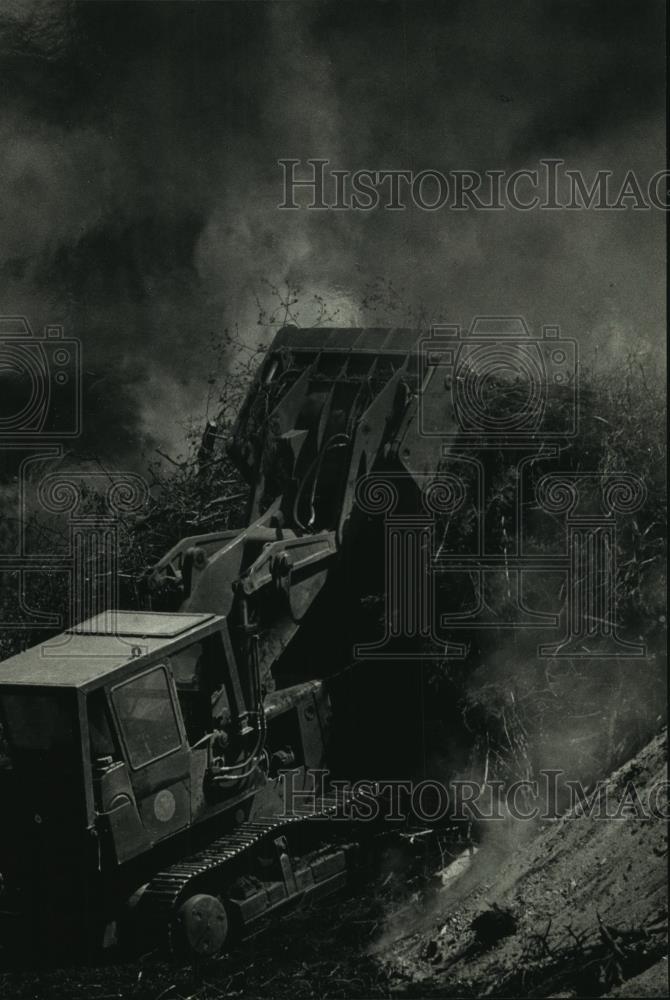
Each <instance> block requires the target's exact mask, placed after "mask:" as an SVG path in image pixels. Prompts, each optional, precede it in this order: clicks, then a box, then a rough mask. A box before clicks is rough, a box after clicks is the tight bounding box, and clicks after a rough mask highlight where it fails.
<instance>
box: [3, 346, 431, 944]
mask: <svg viewBox="0 0 670 1000" xmlns="http://www.w3.org/2000/svg"><path fill="white" fill-rule="evenodd" d="M420 337H421V335H420V332H419V331H417V330H411V329H371V328H368V329H349V328H347V329H343V328H315V329H298V328H295V327H285V328H283V329H281V330H280V331H279V332H278V333H277V334H276V335H275V337H274V340H273V342H272V344H271V346H270V348H269V349H268V351H267V352H266V354H265V356H264V359H263V362H262V364H261V365H260V367H259V370H258V372H257V374H256V376H255V380H254V382H253V385H252V386H251V388H250V390H249V392H248V394H247V397H246V400H245V402H244V405H243V406H242V408H241V410H240V412H239V415H238V418H237V421H236V423H235V426H234V428H233V431H232V436H231V438H230V441H229V445H228V447H229V454H230V456H231V457H232V459H233V461H234V462H235V463H236V465H237V467H238V468H239V469H240V470H241V472H242V474H243V475H244V477H245V479H246V481H247V482H248V484H249V490H250V495H249V504H248V512H247V526H246V527H245V528H243V529H242V530H223V531H214V532H210V533H207V534H199V535H194V536H192V537H188V538H185V539H183V540H182V541H180V542H179V543H178V544H177V545H176V546H175V547H174V548H172V549H171V550H170V551H169V552H168V553H167V554H166V555H165V556H164V557H163V558H162V559H161V560H160V562H159V563H158V564H157V565H155V566H154V567H153V568H152V571H151V574H150V577H149V581H148V582H149V589H150V592H151V593H152V594H153V595H154V598H155V600H154V603H153V605H152V606H151V609H149V610H147V609H145V610H114V609H112V610H106V611H105V612H104V613H100V614H98V615H94V616H93V617H91V618H89V619H88V620H86V621H83V622H79V623H77V624H75V625H73V626H72V627H70V628H68V629H66V630H65V631H64V632H62V633H61V634H60V635H57V636H54V637H53V638H51V639H49V640H47V641H46V642H43V643H41V644H40V645H38V646H35V647H33V648H31V649H28V650H26V651H25V652H22V653H20V654H18V655H16V656H13V657H11V658H10V659H8V660H6V661H5V662H3V663H2V665H1V666H0V726H1V733H2V744H1V746H0V785H1V786H2V790H1V792H0V794H1V801H2V803H3V820H2V824H1V825H0V872H1V876H0V919H2V926H3V934H10V933H12V932H13V933H15V934H17V935H18V940H23V941H34V940H36V939H37V938H38V937H40V938H41V936H42V935H44V936H46V938H47V939H48V940H50V941H52V942H54V941H58V942H61V943H62V942H69V941H71V940H81V939H82V935H83V940H85V941H86V943H87V946H88V947H89V948H92V947H95V948H97V947H98V946H99V945H100V944H113V943H116V942H118V941H131V942H133V943H138V942H139V943H141V945H142V946H145V945H146V946H148V945H149V944H154V943H156V942H161V941H164V940H167V941H169V943H170V944H171V945H172V946H173V947H175V948H180V949H183V950H185V952H186V953H189V954H191V955H196V956H200V957H212V956H214V955H216V954H217V953H220V952H221V950H222V949H224V948H226V947H227V946H228V944H229V942H230V941H231V940H233V938H234V937H235V936H245V935H248V934H250V933H253V932H254V931H255V929H256V928H257V927H258V926H259V925H260V924H261V923H262V922H263V921H264V920H266V919H267V918H268V917H269V916H270V915H272V914H274V913H275V912H278V911H280V910H281V909H282V908H287V907H290V906H291V905H293V904H295V903H296V901H298V900H302V899H305V898H307V897H310V896H314V897H318V896H320V895H323V894H326V893H329V892H332V891H334V890H336V889H338V888H340V887H341V886H342V885H343V884H344V883H345V882H346V879H347V873H348V871H349V870H350V867H351V864H352V863H353V859H354V857H355V855H356V850H357V844H356V842H355V838H353V839H352V836H351V830H350V827H349V826H347V824H346V823H344V824H343V823H338V809H339V808H340V804H339V803H338V802H337V801H336V800H335V799H333V798H330V797H329V796H328V795H327V794H323V795H322V796H320V797H317V798H315V797H314V796H312V797H311V798H310V796H309V795H305V796H304V802H305V803H307V805H306V806H305V807H304V808H303V807H302V806H295V804H294V803H288V802H287V798H286V794H285V790H286V780H285V779H286V775H287V774H290V775H291V788H292V789H293V791H294V792H295V790H296V789H297V790H298V791H299V790H301V789H305V790H308V788H309V787H310V780H311V776H312V774H313V773H314V772H315V771H317V772H321V771H324V770H325V769H328V768H329V767H330V763H331V762H330V758H329V754H330V751H331V747H332V736H333V731H334V729H336V728H337V719H335V720H333V711H332V705H331V699H330V695H329V687H328V679H327V678H323V677H321V676H320V671H319V667H318V660H319V651H318V649H316V650H314V649H313V650H312V651H311V653H310V655H309V656H305V653H304V644H303V648H302V650H301V652H300V654H299V656H298V657H297V659H298V660H299V661H300V662H299V663H296V662H295V661H296V656H293V662H291V655H292V650H294V649H295V648H298V647H300V644H299V643H297V642H296V639H297V637H298V636H299V635H300V634H301V632H303V631H304V629H305V628H306V627H308V626H309V624H310V621H311V620H312V619H313V617H314V616H315V615H316V614H317V611H316V609H317V608H318V606H319V602H320V601H321V602H323V595H324V594H325V593H328V592H329V588H330V598H329V601H330V606H331V608H332V607H333V601H335V602H337V595H338V588H340V587H341V586H342V581H343V580H344V579H346V576H345V575H343V574H342V567H343V566H346V567H347V569H348V572H349V573H351V572H354V573H355V572H356V570H357V553H358V552H359V551H360V549H359V543H360V537H361V532H362V531H363V530H364V527H365V523H366V521H365V516H364V515H363V514H361V512H360V510H359V509H358V507H357V502H356V496H357V490H358V489H359V488H360V484H361V482H362V481H363V480H364V479H365V478H366V477H369V476H370V475H373V474H376V473H377V472H379V470H386V471H388V472H390V473H391V474H392V475H394V476H396V477H397V480H398V481H399V482H400V483H401V484H402V489H403V490H405V491H406V497H405V502H406V503H407V504H408V505H409V506H408V509H410V510H411V509H412V505H413V504H416V503H417V502H418V501H417V498H416V491H417V490H419V489H420V486H421V482H422V477H423V476H425V475H426V474H427V473H428V472H430V471H431V469H432V468H433V467H434V466H435V464H436V454H435V441H436V438H435V437H434V436H433V437H431V436H430V434H426V433H425V421H426V419H427V420H428V422H429V423H430V420H431V419H432V418H431V412H432V411H431V407H434V406H439V412H440V418H439V419H440V420H444V419H445V417H444V382H443V381H440V380H439V378H438V379H435V378H433V377H432V376H433V375H434V374H435V370H433V369H431V371H430V372H429V373H428V376H429V377H427V376H426V371H425V370H424V369H425V366H424V365H423V363H422V361H421V357H422V355H421V354H420V352H419V350H418V344H419V341H420ZM420 393H421V395H422V407H423V409H422V419H423V424H422V426H420V421H419V410H418V400H419V395H420ZM436 412H437V411H436ZM435 419H437V417H435ZM437 458H439V456H437ZM334 607H335V612H334V613H335V614H337V603H335V605H334ZM157 609H162V610H157ZM324 641H325V642H327V641H328V640H327V638H324ZM287 663H288V664H289V668H288V669H287V668H286V664H287ZM296 677H298V678H299V679H298V680H297V681H296ZM301 801H302V800H301ZM17 929H18V930H17Z"/></svg>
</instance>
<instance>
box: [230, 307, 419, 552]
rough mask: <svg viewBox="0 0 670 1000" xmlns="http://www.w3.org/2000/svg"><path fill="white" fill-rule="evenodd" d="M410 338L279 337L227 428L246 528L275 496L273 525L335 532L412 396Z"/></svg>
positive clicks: (365, 334) (371, 332)
mask: <svg viewBox="0 0 670 1000" xmlns="http://www.w3.org/2000/svg"><path fill="white" fill-rule="evenodd" d="M420 336H421V334H420V332H419V331H418V330H411V329H403V328H394V329H383V328H367V329H358V328H355V329H352V328H341V327H323V328H322V327H319V328H312V329H298V328H296V327H284V328H283V329H281V330H280V331H279V332H278V333H277V335H276V337H275V339H274V341H273V343H272V345H271V347H270V349H269V351H268V353H267V356H266V358H265V359H264V362H263V364H262V366H261V369H260V371H259V373H258V375H257V377H256V380H255V384H254V386H253V387H252V389H251V391H250V392H249V394H248V396H247V399H246V402H245V404H244V406H243V408H242V410H241V412H240V415H239V417H238V420H237V422H236V424H235V427H234V429H233V434H232V441H231V444H230V454H231V457H232V458H233V460H234V461H235V463H236V464H237V465H238V467H239V468H240V470H241V471H242V473H243V475H244V476H245V478H246V479H247V481H248V482H249V483H250V485H251V487H252V496H251V509H250V511H249V520H253V519H254V518H256V517H258V516H259V515H260V514H262V513H263V511H264V510H266V509H267V508H268V507H269V505H270V504H271V503H272V502H273V501H274V500H275V499H276V498H277V497H279V496H281V497H282V503H281V515H282V519H283V522H282V523H283V526H285V527H290V528H291V529H293V530H294V531H296V532H298V533H302V532H305V531H316V530H322V529H335V528H337V527H338V525H341V524H342V523H343V522H344V521H345V520H346V517H347V515H348V512H349V511H350V509H351V505H352V502H353V492H354V488H355V484H356V481H357V480H358V479H359V478H360V476H361V475H364V474H365V473H366V472H368V471H370V468H371V465H372V464H373V463H374V462H375V460H376V459H377V457H378V455H379V454H380V450H381V449H382V447H383V444H384V442H385V441H389V440H390V439H391V437H392V436H393V433H394V431H395V430H396V429H397V427H398V426H399V425H400V422H401V420H402V418H403V415H404V413H405V410H406V407H407V400H408V398H409V397H411V395H412V394H414V393H416V391H417V363H416V359H417V344H418V341H419V338H420Z"/></svg>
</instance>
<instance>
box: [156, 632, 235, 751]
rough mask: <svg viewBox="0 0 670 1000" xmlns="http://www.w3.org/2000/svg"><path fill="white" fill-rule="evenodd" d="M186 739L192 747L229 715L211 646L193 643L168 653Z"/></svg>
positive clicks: (205, 642) (205, 643) (213, 648)
mask: <svg viewBox="0 0 670 1000" xmlns="http://www.w3.org/2000/svg"><path fill="white" fill-rule="evenodd" d="M169 663H170V667H171V669H172V676H173V677H174V680H175V685H176V687H177V695H178V697H179V705H180V707H181V712H182V716H183V718H184V725H185V726H186V734H187V736H188V741H189V743H190V744H191V746H193V744H194V743H198V742H199V741H200V740H201V739H202V738H203V737H204V736H205V735H206V734H207V733H209V732H211V731H212V729H213V728H215V727H216V726H219V725H223V724H224V722H225V721H227V720H228V719H229V717H230V712H229V710H228V700H227V697H226V691H225V688H224V686H223V681H222V679H221V678H220V677H219V676H218V674H219V671H218V670H217V663H216V660H215V647H214V646H213V645H212V643H211V642H210V643H208V642H207V641H206V640H205V641H204V642H194V643H192V644H191V645H190V646H186V647H185V648H184V649H181V650H179V651H178V652H176V653H173V654H172V655H171V656H170V660H169Z"/></svg>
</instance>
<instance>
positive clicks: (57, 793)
mask: <svg viewBox="0 0 670 1000" xmlns="http://www.w3.org/2000/svg"><path fill="white" fill-rule="evenodd" d="M110 620H111V621H113V629H114V630H113V632H112V633H110V631H109V623H110ZM227 645H228V641H227V627H226V623H225V620H224V619H222V618H220V617H218V616H215V615H208V614H159V613H155V612H151V613H135V612H132V613H131V612H116V613H115V614H114V615H112V616H111V619H110V617H109V614H108V615H107V616H103V615H101V616H98V617H97V618H93V619H89V620H88V621H85V622H83V623H81V624H80V625H77V626H76V627H75V628H74V629H71V630H69V631H68V632H66V633H63V634H61V635H59V636H57V637H56V638H55V639H52V640H49V641H48V642H46V643H43V644H42V645H41V646H38V647H34V648H33V649H31V650H28V651H26V652H25V653H22V654H19V655H18V656H15V657H12V658H11V659H10V660H7V661H6V662H5V663H3V664H2V667H1V668H0V726H1V727H2V744H3V747H2V749H3V755H2V761H3V772H2V773H3V777H4V778H5V779H6V780H9V781H11V782H12V784H13V785H14V786H15V787H14V790H13V795H12V798H11V799H10V800H9V801H17V793H18V799H19V801H20V805H19V808H18V811H17V815H16V816H15V817H14V820H15V822H14V823H13V824H12V826H13V827H14V829H15V831H16V834H17V837H16V839H15V841H14V846H15V847H16V846H17V844H20V842H21V840H22V839H23V838H25V836H26V835H27V834H30V836H34V835H35V833H36V832H37V833H39V834H40V835H41V836H42V837H45V836H46V837H48V841H49V844H53V843H54V838H55V840H56V841H57V842H61V841H63V842H66V843H68V844H74V843H76V842H77V841H78V840H79V841H81V839H82V837H83V836H84V834H85V832H86V831H91V832H93V833H94V834H95V835H96V837H97V838H98V840H99V845H100V849H101V851H102V852H103V853H111V855H113V858H114V860H115V861H116V862H117V863H122V862H124V861H127V860H129V859H131V858H133V857H136V856H137V855H139V854H141V853H143V852H145V851H148V850H149V849H150V848H151V847H153V846H154V845H155V844H157V843H158V842H160V841H162V840H164V839H165V838H167V837H169V836H171V835H173V834H175V833H176V832H178V831H180V830H182V829H185V828H186V827H188V826H189V825H190V824H191V822H192V821H193V820H194V818H197V817H198V816H199V815H200V814H202V813H203V812H205V811H207V810H210V811H211V810H215V809H216V806H217V803H216V801H209V802H206V801H205V798H204V794H203V791H202V789H203V782H204V778H205V772H206V770H207V767H208V764H209V763H210V759H211V741H212V737H213V734H218V736H219V743H220V744H221V746H223V745H224V744H226V743H228V744H232V743H233V742H234V740H235V738H236V735H237V736H239V733H240V731H241V729H242V728H243V724H244V720H245V719H246V718H247V717H248V716H249V714H250V706H249V704H248V702H247V697H248V692H246V691H244V690H243V686H242V684H241V683H240V681H239V678H238V677H237V675H236V673H235V667H234V660H233V659H232V657H229V656H228V655H227V648H226V647H227ZM238 791H239V788H238ZM6 801H7V800H6ZM8 853H9V852H8ZM19 853H21V852H19ZM10 863H11V859H10ZM0 870H4V869H3V864H2V863H1V862H0Z"/></svg>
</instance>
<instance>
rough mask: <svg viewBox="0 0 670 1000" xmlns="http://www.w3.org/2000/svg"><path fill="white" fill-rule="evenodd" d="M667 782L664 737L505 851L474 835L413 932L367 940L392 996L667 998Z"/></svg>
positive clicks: (393, 930) (391, 932) (389, 933)
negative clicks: (471, 852)
mask: <svg viewBox="0 0 670 1000" xmlns="http://www.w3.org/2000/svg"><path fill="white" fill-rule="evenodd" d="M666 777H667V772H666V734H665V732H663V733H662V734H660V735H659V736H657V737H656V738H655V739H654V740H652V741H651V743H649V744H648V745H647V746H646V747H645V748H644V749H643V750H642V751H641V752H640V753H639V754H637V756H635V757H634V758H633V759H631V760H630V761H628V762H627V764H626V765H625V766H624V767H622V768H620V769H619V770H618V771H616V772H615V773H614V774H612V775H611V777H610V778H609V779H608V781H607V782H605V783H602V784H601V785H600V787H599V790H598V794H597V795H595V796H594V797H593V798H589V800H588V801H587V802H586V803H585V804H584V805H583V806H582V807H579V806H577V807H575V808H574V809H573V810H571V811H570V812H569V813H567V814H566V815H565V816H563V817H561V818H560V820H558V821H555V822H553V823H549V824H545V828H544V829H542V830H540V832H539V833H537V835H536V836H534V837H533V838H531V839H530V841H529V842H527V843H525V844H521V845H520V846H519V848H518V849H517V850H516V851H514V852H512V853H511V854H508V855H507V856H506V857H502V856H501V852H500V846H499V844H498V843H497V842H495V843H493V844H492V845H491V846H489V847H487V845H486V841H484V845H483V847H482V849H481V850H480V851H479V853H478V854H477V856H476V857H474V858H473V860H472V863H471V865H470V866H469V868H468V870H467V871H466V872H465V873H464V874H463V875H462V876H460V877H459V878H458V879H456V880H455V881H452V882H450V883H449V884H448V885H447V886H445V888H444V890H443V891H442V893H440V895H439V897H438V901H437V902H436V904H435V906H434V907H433V909H432V911H431V913H430V914H427V915H426V918H425V920H424V921H423V922H422V924H421V926H420V927H416V928H414V929H413V931H412V933H410V934H409V935H407V933H406V927H405V928H404V933H402V934H399V933H398V929H397V928H393V927H390V928H388V929H387V932H386V935H385V937H384V938H382V940H381V941H380V942H378V945H377V947H376V949H375V951H376V954H377V958H378V959H379V960H380V961H382V962H383V964H384V966H385V968H386V971H387V973H388V976H389V982H390V986H391V992H392V993H393V994H394V995H398V996H440V997H456V996H457V997H469V996H473V997H475V996H477V997H480V996H492V997H505V996H509V997H511V996H535V997H543V996H552V997H558V996H563V997H574V996H605V995H607V996H667V995H668V990H667V962H664V961H663V956H664V955H665V952H666V940H667V829H666V823H665V821H664V819H663V818H662V817H663V815H664V814H665V815H667V780H666ZM622 984H625V985H623V986H622ZM629 989H630V990H631V992H629ZM659 989H660V990H661V992H658V990H659ZM652 990H654V991H656V992H651V991H652Z"/></svg>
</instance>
